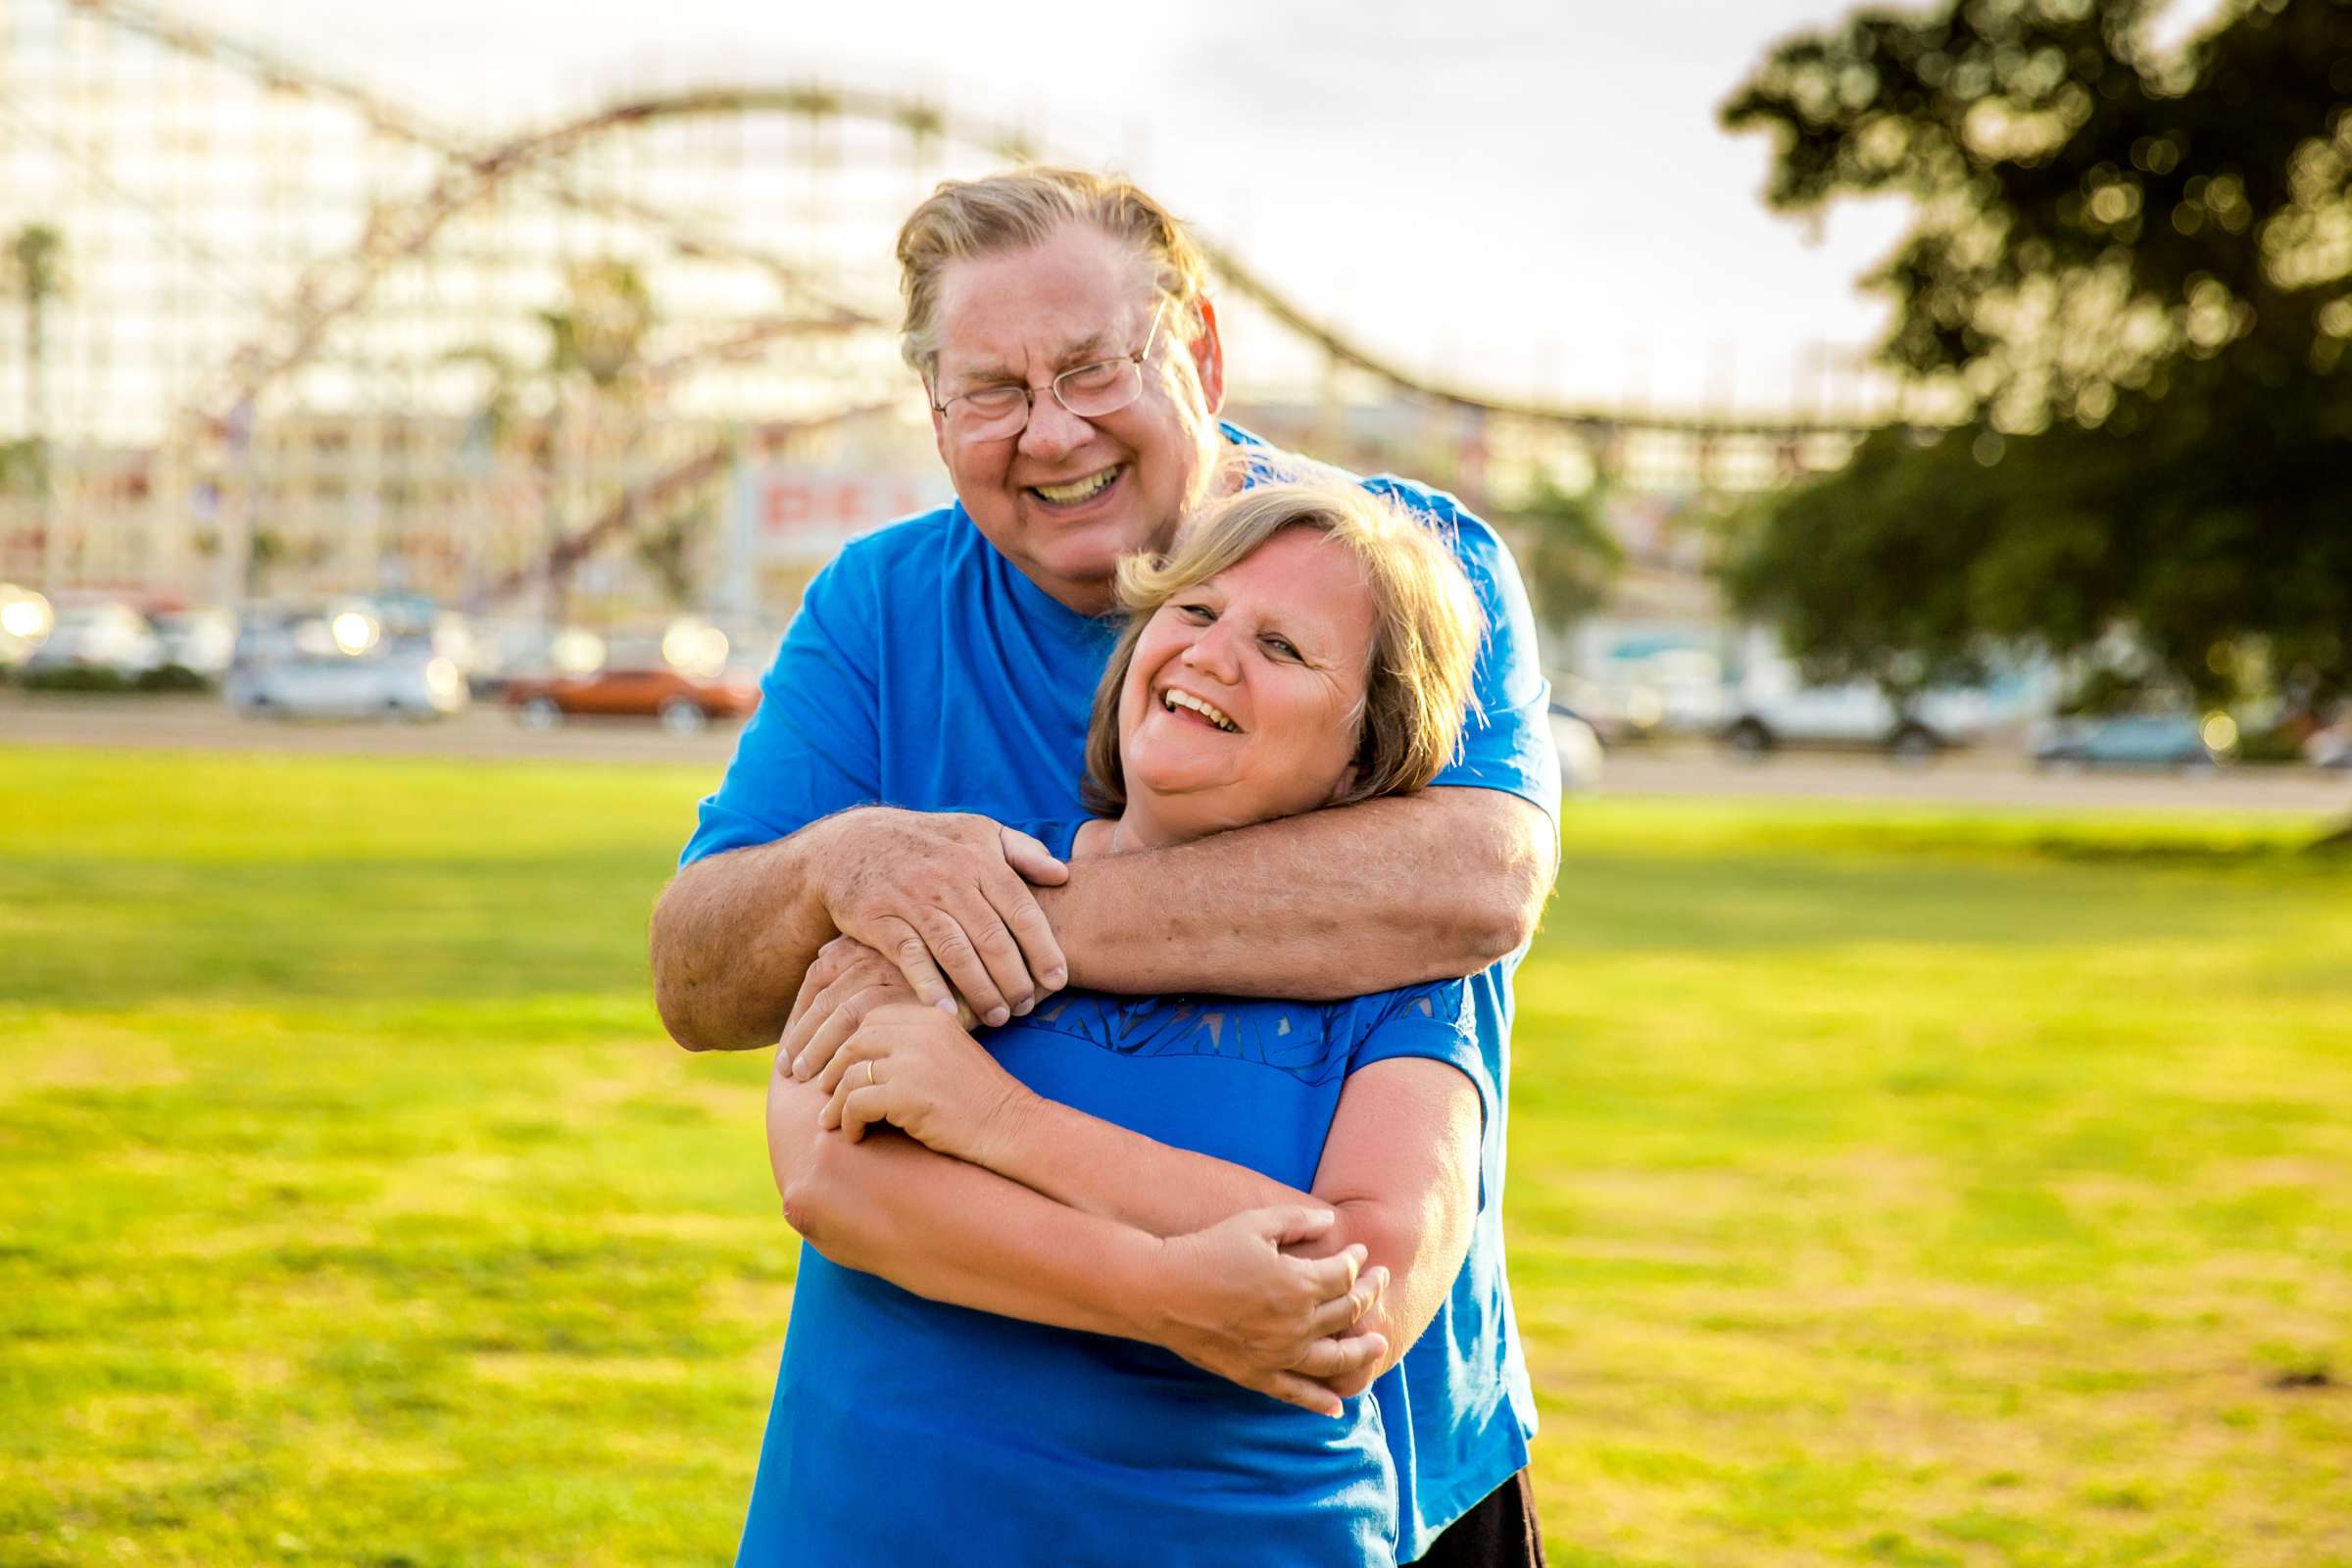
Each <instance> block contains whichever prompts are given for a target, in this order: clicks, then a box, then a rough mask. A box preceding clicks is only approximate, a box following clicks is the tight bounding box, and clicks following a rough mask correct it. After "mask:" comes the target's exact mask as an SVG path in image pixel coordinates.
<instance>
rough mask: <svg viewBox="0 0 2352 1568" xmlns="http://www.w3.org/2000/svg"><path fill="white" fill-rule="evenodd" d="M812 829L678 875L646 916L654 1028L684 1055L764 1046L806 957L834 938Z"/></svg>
mask: <svg viewBox="0 0 2352 1568" xmlns="http://www.w3.org/2000/svg"><path fill="white" fill-rule="evenodd" d="M816 831H817V829H816V825H814V824H812V825H811V826H809V827H808V828H804V829H802V830H801V831H800V832H799V833H796V834H794V835H793V836H792V837H790V838H787V839H779V840H777V841H776V842H775V843H773V844H760V845H756V846H754V847H752V848H750V849H743V850H732V851H729V852H728V853H727V854H725V855H714V856H712V857H711V858H709V859H706V860H698V861H696V862H695V863H694V864H692V865H690V866H688V867H686V868H685V869H684V870H683V871H680V872H679V873H678V874H677V876H676V878H675V879H674V880H672V881H671V883H670V884H669V886H668V888H667V889H666V890H664V891H663V893H662V901H661V902H660V903H659V904H657V905H656V906H655V907H654V916H653V925H652V933H651V940H650V944H649V945H650V947H651V949H652V959H653V970H654V1002H655V1005H656V1006H658V1007H659V1008H660V1009H661V1013H662V1024H663V1026H664V1027H666V1028H667V1029H668V1030H669V1033H670V1035H671V1037H672V1038H673V1039H675V1040H676V1041H677V1042H678V1044H679V1045H682V1046H684V1047H686V1048H687V1049H688V1050H690V1051H744V1050H748V1049H750V1048H752V1047H754V1046H770V1045H774V1044H775V1041H776V1036H777V1035H778V1034H780V1033H781V1032H782V1031H783V1028H784V1021H785V1019H786V1018H787V1017H788V1016H789V1015H790V1013H791V1011H792V999H793V997H794V995H795V994H796V993H797V992H798V991H799V990H800V986H801V976H802V975H804V974H806V973H807V972H808V969H809V963H810V962H811V961H812V960H813V959H814V958H815V956H816V952H817V950H818V949H819V948H821V947H823V946H824V945H825V944H826V943H827V942H829V941H831V940H832V939H833V936H834V935H835V932H834V928H833V918H832V916H831V914H829V913H828V912H827V910H826V908H825V905H824V901H823V900H822V899H821V898H819V897H818V895H817V884H816V879H815V876H814V874H813V859H814V855H813V851H814V850H815V848H816V844H815V835H816Z"/></svg>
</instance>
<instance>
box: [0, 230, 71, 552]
mask: <svg viewBox="0 0 2352 1568" xmlns="http://www.w3.org/2000/svg"><path fill="white" fill-rule="evenodd" d="M65 250H66V240H65V236H64V235H63V234H60V233H59V232H58V231H57V230H56V229H55V228H52V227H51V226H50V225H49V224H47V223H26V224H25V225H24V226H23V227H22V228H19V229H18V230H17V232H16V234H15V236H14V237H13V238H11V239H10V241H9V243H8V261H7V271H6V288H5V292H7V293H9V294H13V295H15V296H16V298H17V302H18V303H19V304H20V305H22V306H23V307H24V309H25V439H24V442H23V447H24V457H23V461H22V464H21V466H22V468H23V471H24V474H25V478H26V479H27V480H28V481H29V483H28V484H27V485H26V487H25V488H26V489H27V490H29V492H30V493H31V494H32V495H33V496H35V497H36V498H37V499H38V500H39V501H40V502H41V579H42V581H43V582H44V583H46V584H47V585H48V586H49V587H51V588H55V587H56V586H57V585H58V584H59V583H61V582H63V581H64V580H65V544H66V530H65V528H64V527H63V526H62V525H61V523H60V520H59V518H58V517H57V515H56V510H55V508H54V507H53V506H52V505H51V504H50V503H51V501H52V499H53V497H52V495H51V491H50V477H51V466H50V461H49V460H50V451H49V302H50V301H51V300H53V299H55V298H56V297H57V296H58V295H59V294H61V293H63V292H64V290H65V283H66V279H65Z"/></svg>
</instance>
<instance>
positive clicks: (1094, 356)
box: [1054, 330, 1110, 365]
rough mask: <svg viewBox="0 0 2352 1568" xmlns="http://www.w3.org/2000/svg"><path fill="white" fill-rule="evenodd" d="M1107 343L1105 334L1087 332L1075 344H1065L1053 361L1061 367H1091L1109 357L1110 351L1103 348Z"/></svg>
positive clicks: (1106, 334)
mask: <svg viewBox="0 0 2352 1568" xmlns="http://www.w3.org/2000/svg"><path fill="white" fill-rule="evenodd" d="M1109 341H1110V334H1109V333H1107V332H1103V331H1099V330H1098V331H1093V332H1089V333H1087V334H1086V336H1084V337H1082V338H1080V339H1078V341H1076V342H1075V343H1069V344H1065V345H1064V346H1063V347H1062V350H1061V352H1060V353H1059V354H1057V355H1055V356H1054V359H1055V361H1056V363H1058V364H1061V365H1091V364H1093V363H1094V362H1095V361H1097V360H1100V359H1104V358H1107V357H1108V356H1109V353H1110V350H1109V349H1108V348H1107V347H1106V346H1105V345H1107V344H1108V343H1109Z"/></svg>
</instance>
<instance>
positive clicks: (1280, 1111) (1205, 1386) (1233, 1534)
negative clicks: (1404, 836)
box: [737, 981, 1495, 1568]
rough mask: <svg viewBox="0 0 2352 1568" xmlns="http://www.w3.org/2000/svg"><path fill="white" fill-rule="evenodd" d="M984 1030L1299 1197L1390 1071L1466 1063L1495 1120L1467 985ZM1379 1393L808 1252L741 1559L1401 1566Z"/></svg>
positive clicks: (1169, 1134)
mask: <svg viewBox="0 0 2352 1568" xmlns="http://www.w3.org/2000/svg"><path fill="white" fill-rule="evenodd" d="M978 1038H979V1039H980V1041H981V1042H982V1043H983V1044H984V1045H986V1046H987V1047H988V1049H989V1051H990V1052H991V1053H992V1054H994V1055H995V1056H996V1057H997V1059H998V1060H999V1061H1000V1062H1002V1063H1003V1064H1004V1066H1005V1069H1006V1070H1007V1071H1009V1072H1010V1073H1011V1074H1012V1075H1013V1076H1014V1077H1015V1078H1018V1079H1019V1080H1020V1081H1021V1082H1022V1083H1024V1084H1026V1085H1027V1086H1028V1087H1029V1088H1031V1089H1033V1090H1035V1091H1036V1092H1037V1093H1039V1094H1041V1095H1044V1096H1046V1097H1048V1098H1050V1099H1053V1100H1056V1101H1059V1102H1061V1103H1064V1104H1067V1105H1071V1106H1074V1107H1076V1108H1077V1109H1080V1110H1083V1111H1086V1112H1087V1113H1089V1114H1091V1115H1095V1116H1099V1117H1102V1118H1103V1120H1105V1121H1110V1122H1115V1123H1117V1124H1118V1125H1120V1126H1122V1127H1125V1128H1127V1129H1129V1130H1130V1131H1133V1132H1138V1133H1141V1134H1143V1135H1144V1136H1146V1137H1149V1138H1152V1139H1155V1140H1157V1141H1158V1142H1160V1143H1163V1144H1167V1145H1171V1146H1173V1147H1176V1148H1180V1149H1187V1150H1192V1151H1195V1152H1199V1153H1203V1154H1208V1155H1212V1156H1214V1157H1216V1158H1219V1159H1224V1160H1229V1161H1232V1162H1233V1163H1235V1164H1239V1165H1245V1166H1248V1167H1249V1168H1250V1169H1252V1170H1255V1171H1258V1172H1259V1173H1261V1174H1263V1175H1265V1176H1268V1177H1271V1178H1273V1179H1274V1180H1276V1181H1280V1182H1284V1183H1287V1184H1289V1185H1290V1186H1293V1187H1297V1188H1299V1189H1300V1190H1302V1191H1303V1190H1306V1189H1308V1188H1311V1187H1312V1186H1313V1183H1314V1177H1315V1170H1316V1167H1317V1166H1318V1164H1319V1163H1320V1162H1321V1160H1322V1157H1323V1146H1324V1142H1325V1139H1326V1137H1327V1135H1328V1134H1329V1132H1330V1130H1331V1123H1332V1117H1333V1115H1334V1113H1335V1111H1336V1110H1337V1109H1338V1106H1339V1102H1340V1095H1341V1092H1342V1090H1343V1088H1344V1086H1345V1084H1346V1081H1347V1078H1348V1075H1349V1074H1350V1073H1353V1072H1356V1071H1358V1070H1360V1069H1361V1068H1363V1067H1365V1066H1367V1065H1369V1064H1370V1063H1372V1062H1375V1061H1380V1060H1384V1059H1388V1058H1392V1057H1399V1056H1422V1057H1429V1058H1433V1059H1435V1060H1439V1061H1444V1062H1446V1063H1448V1064H1450V1065H1451V1066H1453V1067H1455V1068H1457V1069H1458V1070H1460V1071H1461V1072H1462V1073H1463V1074H1464V1075H1465V1076H1466V1077H1468V1078H1469V1079H1470V1080H1471V1082H1472V1083H1473V1084H1474V1085H1475V1086H1476V1087H1477V1090H1478V1094H1479V1101H1480V1106H1481V1110H1482V1113H1483V1114H1486V1115H1489V1116H1491V1115H1492V1114H1493V1110H1494V1104H1495V1085H1494V1083H1493V1081H1492V1079H1491V1078H1490V1077H1489V1076H1488V1073H1487V1068H1486V1065H1485V1062H1484V1059H1483V1057H1482V1054H1481V1053H1480V1051H1479V1048H1478V1036H1477V1030H1476V1025H1475V1020H1474V1018H1473V1016H1472V1014H1471V1010H1470V1007H1469V1005H1468V1001H1467V997H1466V991H1465V987H1464V986H1463V984H1462V983H1461V982H1459V981H1450V982H1446V983H1443V984H1437V985H1428V986H1415V987H1411V988H1408V989H1405V990H1401V991H1392V992H1384V993H1382V994H1380V995H1377V996H1370V997H1361V998H1357V999H1355V1000H1353V1001H1349V1002H1340V1003H1330V1004H1321V1005H1318V1004H1309V1003H1294V1002H1269V1001H1263V1000H1254V999H1243V998H1233V997H1213V998H1207V997H1175V998H1147V999H1140V1000H1139V999H1136V998H1123V997H1111V996H1105V995H1103V994H1102V993H1100V992H1088V991H1071V992H1065V993H1062V994H1061V995H1058V996H1056V997H1054V998H1053V999H1051V1000H1050V1001H1049V1002H1047V1003H1046V1004H1045V1005H1043V1006H1041V1007H1039V1008H1038V1010H1037V1011H1036V1012H1035V1013H1033V1014H1031V1015H1030V1016H1029V1017H1027V1018H1023V1019H1018V1020H1015V1021H1014V1022H1012V1023H1010V1024H1007V1025H1006V1026H1005V1027H1004V1028H1002V1029H992V1030H983V1031H981V1032H980V1034H979V1036H978ZM1400 1377H1401V1373H1400V1372H1398V1371H1396V1370H1392V1371H1390V1372H1389V1373H1388V1374H1387V1375H1386V1377H1385V1378H1384V1379H1383V1380H1382V1381H1383V1382H1384V1383H1389V1382H1391V1381H1392V1380H1396V1379H1398V1378H1400ZM1379 1394H1380V1391H1379V1389H1378V1388H1377V1387H1376V1388H1375V1391H1374V1393H1373V1394H1372V1395H1370V1396H1367V1397H1358V1398H1354V1399H1350V1400H1348V1401H1347V1409H1346V1413H1345V1414H1344V1415H1343V1416H1342V1417H1340V1418H1339V1419H1337V1420H1335V1419H1333V1418H1331V1417H1328V1416H1320V1415H1316V1414H1314V1413H1312V1412H1310V1411H1306V1410H1300V1409H1297V1408H1295V1407H1293V1406H1291V1405H1287V1404H1283V1403H1280V1402H1279V1401H1277V1400H1275V1399H1272V1398H1270V1397H1266V1396H1264V1395H1259V1394H1253V1393H1250V1391H1248V1390H1246V1389H1243V1388H1240V1387H1238V1386H1236V1385H1234V1384H1231V1383H1228V1382H1226V1381H1225V1380H1223V1379H1222V1378H1218V1377H1214V1376H1211V1375H1210V1374H1208V1373H1205V1372H1201V1371H1200V1370H1198V1369H1196V1368H1194V1367H1192V1366H1190V1365H1188V1364H1187V1363H1186V1362H1184V1361H1182V1360H1180V1359H1179V1358H1178V1357H1176V1356H1174V1355H1172V1354H1170V1353H1169V1352H1168V1351H1166V1350H1162V1349H1159V1348H1156V1347H1152V1346H1147V1345H1141V1344H1136V1343H1133V1342H1130V1341H1126V1340H1118V1339H1110V1338H1105V1337H1103V1336H1100V1335H1092V1334H1080V1333H1075V1332H1072V1331H1069V1330H1064V1329H1053V1328H1046V1327H1042V1326H1040V1325H1037V1324H1033V1323H1024V1322H1020V1321H1017V1320H1015V1319H1011V1318H1004V1317H997V1316H994V1315H992V1314H989V1313H985V1312H974V1311H970V1310H967V1309H965V1308H963V1307H957V1306H949V1305H945V1304H943V1303H941V1302H937V1301H931V1300H926V1299H923V1298H921V1297H917V1296H913V1295H911V1294H909V1293H907V1292H906V1291H903V1290H901V1289H899V1288H898V1287H897V1286H895V1285H892V1284H890V1283H889V1282H888V1281H886V1280H882V1279H879V1278H877V1277H875V1276H874V1275H871V1274H865V1273H861V1272H859V1271H858V1270H856V1269H850V1268H843V1267H840V1266H838V1265H836V1264H834V1263H833V1262H831V1261H829V1260H828V1259H826V1258H824V1257H823V1256H821V1255H820V1254H819V1253H818V1252H817V1251H816V1250H815V1249H813V1248H804V1249H803V1250H802V1252H801V1270H800V1278H799V1282H798V1284H797V1285H796V1287H795V1289H794V1295H793V1307H792V1325H791V1330H790V1333H789V1335H788V1336H787V1338H786V1340H785V1346H784V1369H783V1375H782V1377H781V1378H780V1380H779V1381H778V1384H777V1390H776V1400H775V1407H774V1409H773V1411H772V1412H771V1414H770V1416H769V1420H768V1430H767V1439H766V1443H765V1445H764V1446H763V1447H762V1449H761V1452H760V1476H759V1480H758V1483H757V1484H756V1486H755V1487H754V1489H753V1504H752V1514H751V1517H750V1519H749V1520H747V1521H746V1524H745V1529H744V1537H743V1545H742V1550H741V1555H740V1556H739V1557H738V1558H737V1562H738V1563H739V1564H744V1565H760V1568H767V1565H780V1564H787V1563H826V1564H830V1563H852V1562H970V1563H1005V1564H1014V1563H1022V1564H1026V1563H1040V1564H1043V1563H1072V1564H1085V1563H1118V1564H1152V1563H1168V1564H1188V1565H1189V1564H1196V1563H1268V1564H1274V1563H1280V1564H1286V1565H1287V1564H1294V1563H1300V1564H1303V1563H1350V1564H1353V1563H1374V1564H1377V1563H1390V1562H1394V1561H1395V1560H1396V1553H1397V1539H1396V1531H1397V1518H1398V1511H1397V1473H1396V1468H1395V1465H1394V1463H1393V1461H1392V1459H1391V1457H1390V1447H1389V1440H1388V1435H1387V1433H1386V1432H1385V1430H1384V1428H1383V1426H1382V1422H1381V1401H1380V1397H1379ZM1390 1396H1391V1399H1392V1401H1393V1402H1394V1401H1395V1400H1397V1398H1398V1397H1399V1392H1398V1391H1397V1390H1396V1389H1394V1388H1392V1389H1391V1391H1390Z"/></svg>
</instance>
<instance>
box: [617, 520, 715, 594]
mask: <svg viewBox="0 0 2352 1568" xmlns="http://www.w3.org/2000/svg"><path fill="white" fill-rule="evenodd" d="M717 521H718V509H717V503H716V502H715V501H714V500H713V499H712V498H711V497H710V496H708V495H705V496H701V497H698V498H695V499H693V500H690V501H688V502H687V504H686V505H684V506H682V507H679V508H677V509H676V510H675V511H673V512H670V513H669V514H668V515H665V516H664V517H663V518H662V521H661V522H660V523H659V524H657V525H656V526H654V527H652V528H647V529H644V530H642V531H641V532H639V534H638V535H637V543H636V556H637V564H639V565H640V566H643V567H644V568H645V571H646V575H648V576H650V577H652V578H653V579H654V582H655V583H656V585H657V586H659V587H660V588H661V590H662V597H663V598H664V599H666V600H668V601H669V604H670V607H671V608H672V609H684V608H686V607H688V606H690V605H692V604H693V602H694V600H695V598H696V597H697V595H698V593H699V591H700V589H701V586H702V579H701V574H700V571H699V566H698V562H697V559H696V558H697V556H698V554H699V552H700V550H701V548H702V541H703V540H704V538H705V537H706V536H707V535H709V533H710V532H711V528H712V526H713V525H714V524H715V523H716V522H717Z"/></svg>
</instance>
